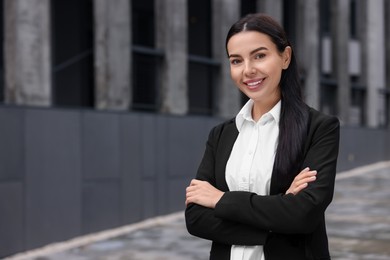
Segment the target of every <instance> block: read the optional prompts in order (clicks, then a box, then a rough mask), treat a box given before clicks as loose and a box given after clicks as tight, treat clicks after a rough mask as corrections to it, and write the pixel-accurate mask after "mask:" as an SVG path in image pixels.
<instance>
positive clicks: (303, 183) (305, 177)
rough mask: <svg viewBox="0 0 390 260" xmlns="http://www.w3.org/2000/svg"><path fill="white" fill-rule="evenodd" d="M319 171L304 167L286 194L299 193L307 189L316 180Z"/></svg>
mask: <svg viewBox="0 0 390 260" xmlns="http://www.w3.org/2000/svg"><path fill="white" fill-rule="evenodd" d="M316 175H317V171H311V170H310V169H309V168H308V167H306V168H305V169H303V170H302V171H301V172H300V173H299V174H298V175H297V176H296V177H295V178H294V180H293V182H292V183H291V185H290V187H289V189H288V190H287V191H286V194H289V193H292V194H294V195H296V194H298V193H299V192H300V191H302V190H303V189H305V188H306V187H307V186H308V184H309V183H310V182H313V181H315V180H316Z"/></svg>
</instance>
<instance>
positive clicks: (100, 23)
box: [0, 0, 390, 257]
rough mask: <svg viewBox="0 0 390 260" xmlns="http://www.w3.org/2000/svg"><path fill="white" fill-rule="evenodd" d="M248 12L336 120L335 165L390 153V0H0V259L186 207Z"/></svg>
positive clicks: (232, 105) (310, 97) (229, 97)
mask: <svg viewBox="0 0 390 260" xmlns="http://www.w3.org/2000/svg"><path fill="white" fill-rule="evenodd" d="M254 12H265V13H268V14H270V15H272V16H273V17H275V18H276V19H277V20H278V21H279V22H280V23H281V24H282V25H283V26H284V28H285V29H286V31H287V33H288V35H289V38H290V40H291V42H292V45H293V48H294V50H295V53H296V55H297V58H298V63H299V66H300V70H301V79H302V85H303V87H304V93H305V99H306V102H307V103H308V104H309V105H310V106H313V107H314V108H316V109H318V110H320V111H323V112H325V113H329V114H333V115H336V116H338V117H339V119H340V120H341V122H342V130H341V131H342V132H341V134H342V140H341V147H340V156H339V165H338V170H339V171H341V170H348V169H351V168H353V167H356V166H361V165H366V164H369V163H374V162H378V161H384V160H389V159H390V148H389V147H390V138H389V137H390V136H389V135H390V131H389V119H390V116H389V111H390V109H389V108H390V107H389V106H390V103H389V93H390V45H389V44H388V42H390V21H389V20H390V1H386V0H375V1H372V0H371V1H369V0H310V1H305V0H257V1H256V0H142V1H141V0H133V1H131V0H110V1H109V0H0V102H1V105H0V122H1V125H0V147H1V149H0V212H1V213H0V257H4V256H7V255H11V254H14V253H17V252H21V251H25V250H28V249H32V248H37V247H40V246H43V245H46V244H49V243H52V242H55V241H63V240H66V239H70V238H73V237H77V236H80V235H83V234H88V233H91V232H96V231H101V230H105V229H108V228H113V227H118V226H122V225H125V224H129V223H134V222H137V221H140V220H143V219H146V218H149V217H153V216H158V215H163V214H168V213H172V212H176V211H180V210H183V208H184V189H185V187H186V185H187V184H188V182H189V180H190V179H191V178H193V177H194V176H195V174H196V169H197V166H198V163H199V161H200V159H201V156H202V153H203V149H204V145H205V141H206V138H207V134H208V132H209V130H210V129H211V127H212V126H214V125H215V124H217V123H219V122H221V121H223V120H225V119H227V118H231V117H233V116H235V114H236V113H237V112H238V111H239V109H240V107H241V106H242V105H243V104H244V102H245V98H244V97H243V96H242V95H241V94H240V93H239V92H238V90H237V89H236V88H235V87H234V85H233V83H232V82H231V81H230V75H229V64H228V60H227V57H226V52H225V46H224V45H225V36H226V33H227V31H228V29H229V28H230V26H231V25H232V24H233V23H234V22H235V21H236V20H238V19H239V17H241V16H243V15H245V14H247V13H254Z"/></svg>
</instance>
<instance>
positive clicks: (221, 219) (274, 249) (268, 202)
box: [185, 108, 340, 260]
mask: <svg viewBox="0 0 390 260" xmlns="http://www.w3.org/2000/svg"><path fill="white" fill-rule="evenodd" d="M339 132H340V126H339V121H338V119H337V118H336V117H332V116H328V115H324V114H322V113H320V112H318V111H316V110H314V109H312V108H311V109H310V116H309V129H308V135H307V139H306V142H305V150H304V159H303V161H302V169H303V168H305V167H306V166H308V167H310V169H312V170H317V179H316V180H315V181H314V182H312V183H310V184H309V186H308V187H307V188H305V189H304V190H302V191H301V192H299V193H298V194H297V195H295V196H294V195H292V194H289V195H285V194H277V192H276V191H277V190H278V183H277V181H276V179H275V174H272V177H271V188H270V189H271V194H270V195H269V196H259V195H256V194H254V193H251V192H241V191H232V192H230V191H229V188H228V186H227V183H226V181H225V167H226V163H227V161H228V159H229V156H230V153H231V150H232V148H233V145H234V142H235V140H236V138H237V136H238V130H237V127H236V124H235V121H234V119H232V120H229V121H226V122H224V123H222V124H220V125H218V126H216V127H214V128H213V129H212V130H211V132H210V135H209V139H208V141H207V145H206V150H205V153H204V156H203V159H202V161H201V164H200V166H199V169H198V172H197V176H196V178H197V179H199V180H205V181H208V182H209V183H211V184H212V185H213V186H215V187H216V188H218V189H219V190H222V191H224V192H225V194H224V195H223V197H222V198H221V200H220V201H219V202H218V203H217V205H216V207H215V209H210V208H205V207H202V206H199V205H197V204H190V205H188V206H187V208H186V212H185V217H186V225H187V230H188V232H189V233H190V234H192V235H194V236H198V237H201V238H205V239H209V240H212V241H213V243H212V247H211V252H210V259H215V260H230V249H231V245H264V254H265V258H266V260H274V259H278V260H279V259H280V260H285V259H289V260H294V259H297V260H302V259H330V256H329V250H328V239H327V234H326V228H325V218H324V212H325V209H326V208H327V206H328V205H329V203H330V202H331V201H332V198H333V191H334V181H335V174H336V163H337V156H338V149H339ZM297 174H298V173H297Z"/></svg>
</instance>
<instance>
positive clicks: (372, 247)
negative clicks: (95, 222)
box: [5, 161, 390, 260]
mask: <svg viewBox="0 0 390 260" xmlns="http://www.w3.org/2000/svg"><path fill="white" fill-rule="evenodd" d="M389 187H390V162H389V161H387V162H379V163H375V164H372V165H367V166H364V167H359V168H356V169H352V170H350V171H345V172H340V173H338V174H337V177H336V187H335V194H334V198H333V202H332V204H331V205H330V207H329V208H328V209H327V213H326V221H327V222H326V223H327V229H328V236H329V246H330V251H331V255H332V259H333V260H347V259H351V260H352V259H353V260H363V259H364V260H370V259H372V260H384V259H387V260H390V188H389ZM209 250H210V242H209V241H206V240H202V239H199V238H196V237H193V236H191V235H189V234H188V233H187V230H186V228H185V224H184V214H183V212H178V213H174V214H171V215H167V216H161V217H157V218H153V219H149V220H145V221H143V222H140V223H136V224H132V225H128V226H124V227H120V228H117V229H113V230H107V231H103V232H100V233H96V234H91V235H87V236H83V237H80V238H75V239H73V240H70V241H65V242H61V243H57V244H52V245H48V246H46V247H44V248H40V249H36V250H32V251H29V252H23V253H20V254H17V255H14V256H11V257H8V258H5V259H7V260H24V259H29V260H30V259H31V260H65V259H66V260H92V259H93V260H168V259H169V260H206V259H208V254H209Z"/></svg>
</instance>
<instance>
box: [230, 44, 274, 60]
mask: <svg viewBox="0 0 390 260" xmlns="http://www.w3.org/2000/svg"><path fill="white" fill-rule="evenodd" d="M262 50H266V51H267V50H268V49H267V48H266V47H263V46H262V47H259V48H256V49H254V50H253V51H251V52H250V53H249V54H250V55H252V54H254V53H256V52H258V51H262ZM234 57H241V55H239V54H229V58H234Z"/></svg>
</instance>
